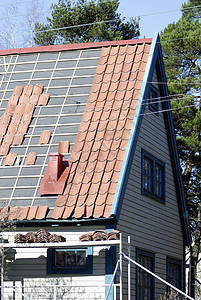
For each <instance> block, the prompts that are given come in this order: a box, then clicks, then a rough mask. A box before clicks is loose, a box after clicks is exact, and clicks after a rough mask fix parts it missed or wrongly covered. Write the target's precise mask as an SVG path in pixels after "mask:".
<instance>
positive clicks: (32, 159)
mask: <svg viewBox="0 0 201 300" xmlns="http://www.w3.org/2000/svg"><path fill="white" fill-rule="evenodd" d="M36 156H37V153H36V152H33V151H32V152H29V153H28V154H27V157H26V159H25V163H24V164H25V165H34V163H35V160H36Z"/></svg>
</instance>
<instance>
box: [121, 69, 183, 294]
mask: <svg viewBox="0 0 201 300" xmlns="http://www.w3.org/2000/svg"><path fill="white" fill-rule="evenodd" d="M154 80H155V81H157V76H156V73H154ZM159 110H161V104H160V108H159ZM148 113H150V111H149V110H148V109H147V108H146V110H145V115H144V117H143V121H142V125H141V129H140V134H139V138H138V142H137V146H136V151H135V155H134V160H133V163H132V167H131V172H130V175H129V180H128V184H127V188H126V192H125V196H124V200H123V205H122V209H121V214H120V219H119V222H118V229H120V230H121V232H122V233H123V235H124V237H126V236H127V235H130V236H131V258H133V259H135V256H136V249H137V248H138V249H140V250H146V251H149V252H153V253H154V254H155V273H156V274H157V275H159V276H161V277H162V278H164V279H166V258H167V255H168V256H169V257H172V258H175V259H179V260H183V238H182V231H181V224H180V218H179V211H178V206H177V199H176V193H175V186H174V181H173V174H172V168H171V161H170V157H169V149H168V142H167V136H166V132H165V124H164V118H163V114H162V113H160V114H159V116H157V115H155V114H148ZM142 149H143V150H145V151H146V152H148V153H150V154H151V155H153V156H154V157H156V158H158V159H159V160H160V161H162V162H164V163H165V173H166V174H165V176H166V203H165V204H162V203H160V202H158V201H156V200H153V199H151V198H149V197H146V196H144V195H142V194H141V150H142ZM124 251H125V253H126V254H127V248H126V247H125V248H124ZM125 266H126V265H125ZM124 276H125V281H126V276H127V275H126V274H124ZM131 284H132V286H133V290H132V297H133V296H134V294H135V290H134V284H135V268H132V280H131ZM125 288H126V287H125ZM155 291H156V294H155V299H157V297H158V295H159V294H163V293H164V292H165V291H166V288H165V286H164V285H163V284H161V283H159V282H158V280H156V281H155ZM132 297H131V298H132Z"/></svg>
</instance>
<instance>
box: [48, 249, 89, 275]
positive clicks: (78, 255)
mask: <svg viewBox="0 0 201 300" xmlns="http://www.w3.org/2000/svg"><path fill="white" fill-rule="evenodd" d="M92 253H93V248H92V247H87V248H85V249H52V248H50V249H48V250H47V273H48V274H62V273H68V274H71V273H72V274H76V273H77V274H91V273H92V271H93V266H92V263H93V260H92Z"/></svg>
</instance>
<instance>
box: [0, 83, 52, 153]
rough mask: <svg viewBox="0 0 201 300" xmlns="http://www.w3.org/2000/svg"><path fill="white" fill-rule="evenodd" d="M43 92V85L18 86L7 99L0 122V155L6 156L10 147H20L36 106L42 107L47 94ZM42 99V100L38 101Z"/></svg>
mask: <svg viewBox="0 0 201 300" xmlns="http://www.w3.org/2000/svg"><path fill="white" fill-rule="evenodd" d="M42 92H43V85H42V84H36V85H35V86H32V85H30V84H28V85H27V86H25V88H23V87H22V86H20V85H18V86H16V87H15V88H14V90H13V93H12V96H11V97H10V98H9V101H8V104H7V107H6V109H5V112H4V114H3V115H2V117H1V120H0V155H7V154H8V152H9V149H10V146H11V145H21V143H22V140H23V137H24V135H25V134H26V132H27V129H28V127H29V124H30V122H31V119H32V116H33V112H34V108H35V106H36V105H39V104H40V103H41V105H43V101H42V100H43V98H45V99H46V102H45V104H46V103H47V101H48V100H47V99H49V94H47V93H44V94H42ZM40 99H42V100H40Z"/></svg>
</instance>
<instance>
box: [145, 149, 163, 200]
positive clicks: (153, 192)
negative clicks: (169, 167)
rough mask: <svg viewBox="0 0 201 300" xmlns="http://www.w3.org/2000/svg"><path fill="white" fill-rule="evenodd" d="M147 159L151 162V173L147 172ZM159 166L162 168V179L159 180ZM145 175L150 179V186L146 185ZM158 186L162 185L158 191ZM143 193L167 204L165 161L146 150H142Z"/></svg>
mask: <svg viewBox="0 0 201 300" xmlns="http://www.w3.org/2000/svg"><path fill="white" fill-rule="evenodd" d="M146 161H147V162H149V164H150V166H149V167H150V170H149V174H147V172H146V169H145V162H146ZM157 167H158V168H160V170H161V171H160V176H159V177H160V180H159V179H158V180H157V175H156V168H157ZM145 175H146V178H148V179H149V183H148V188H146V187H145V184H146V183H145ZM157 182H158V185H157ZM157 186H160V190H159V191H158V192H157ZM141 193H142V194H143V195H145V196H148V197H150V198H152V199H154V200H157V201H159V202H161V203H163V204H165V163H163V162H162V161H160V160H159V159H158V158H156V157H154V156H153V155H151V154H149V153H148V152H146V151H144V150H142V152H141Z"/></svg>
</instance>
